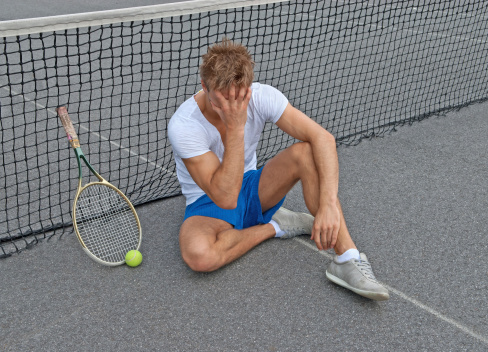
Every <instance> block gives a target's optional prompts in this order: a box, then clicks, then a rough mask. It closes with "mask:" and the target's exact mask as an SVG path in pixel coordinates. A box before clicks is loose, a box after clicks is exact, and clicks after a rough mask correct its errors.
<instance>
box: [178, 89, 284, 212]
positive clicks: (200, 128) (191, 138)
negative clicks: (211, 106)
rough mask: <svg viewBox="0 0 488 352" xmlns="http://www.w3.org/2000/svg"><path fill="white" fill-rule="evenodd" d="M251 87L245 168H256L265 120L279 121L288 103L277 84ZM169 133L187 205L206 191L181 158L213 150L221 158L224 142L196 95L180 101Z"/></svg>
mask: <svg viewBox="0 0 488 352" xmlns="http://www.w3.org/2000/svg"><path fill="white" fill-rule="evenodd" d="M251 89H252V95H251V100H250V101H249V105H248V107H247V122H246V126H245V130H244V172H246V171H249V170H256V148H257V146H258V142H259V138H260V137H261V133H262V131H263V129H264V125H265V123H266V122H272V123H276V122H277V121H278V120H279V118H280V117H281V115H282V114H283V112H284V111H285V108H286V106H287V104H288V100H287V99H286V97H285V96H284V95H283V94H282V93H281V92H280V91H279V90H277V89H276V88H273V87H271V86H268V85H265V84H259V83H253V84H252V86H251ZM168 137H169V140H170V142H171V146H172V147H173V154H174V157H175V161H176V174H177V176H178V181H179V182H180V185H181V190H182V192H183V194H184V195H185V197H186V205H189V204H191V203H193V202H194V201H196V200H197V199H198V198H200V197H201V196H202V195H204V194H205V192H204V191H203V190H202V189H201V188H200V187H199V186H198V185H197V184H196V183H195V181H193V178H192V177H191V175H190V173H189V172H188V170H187V169H186V167H185V164H184V163H183V161H182V160H181V159H187V158H193V157H196V156H199V155H202V154H205V153H207V152H209V151H212V152H214V153H215V155H217V157H218V158H219V160H220V161H221V162H222V158H223V155H224V144H223V143H222V139H221V136H220V133H219V131H218V130H217V128H216V127H215V126H214V125H212V124H211V123H210V122H208V120H207V119H206V118H205V116H203V114H202V112H201V111H200V108H199V107H198V104H197V102H196V101H195V98H194V96H192V97H191V98H190V99H188V100H186V101H185V102H184V103H183V104H181V106H180V107H179V108H178V110H176V112H175V113H174V115H173V116H172V117H171V120H170V121H169V126H168Z"/></svg>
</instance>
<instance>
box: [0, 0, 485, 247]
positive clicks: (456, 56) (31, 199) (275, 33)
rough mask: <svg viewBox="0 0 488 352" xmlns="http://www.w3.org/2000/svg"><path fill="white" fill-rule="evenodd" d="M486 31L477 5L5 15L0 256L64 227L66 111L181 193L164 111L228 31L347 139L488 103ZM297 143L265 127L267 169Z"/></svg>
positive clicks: (305, 0)
mask: <svg viewBox="0 0 488 352" xmlns="http://www.w3.org/2000/svg"><path fill="white" fill-rule="evenodd" d="M237 4H238V5H237ZM236 6H239V7H236ZM487 34H488V10H487V7H486V6H485V5H484V3H483V2H482V1H475V2H469V1H466V2H462V3H460V2H458V1H445V0H435V1H434V0H433V1H429V2H413V1H404V0H401V1H389V2H388V3H387V4H381V3H379V2H374V1H371V2H366V1H317V0H313V1H312V0H302V1H269V0H268V1H257V0H254V1H247V0H244V1H241V2H239V3H236V2H234V1H216V0H206V1H201V0H197V1H189V2H183V3H177V4H168V5H157V6H147V7H140V8H133V9H124V10H114V11H106V12H97V13H87V14H79V15H69V16H55V17H49V18H40V19H29V20H19V21H5V22H0V143H1V148H2V154H1V158H2V167H1V169H0V257H6V256H9V255H10V254H12V253H14V252H18V251H21V250H23V249H24V248H26V247H29V246H31V245H32V244H35V243H37V242H38V241H40V240H42V239H46V238H50V237H51V236H53V235H54V234H59V233H64V232H65V231H66V229H69V228H70V225H71V215H70V208H71V206H70V204H71V199H72V196H73V192H74V189H75V188H76V183H77V171H76V161H75V159H74V158H73V157H72V154H71V153H72V152H71V151H70V149H69V146H68V143H67V142H66V138H65V136H64V134H63V133H64V132H63V129H62V128H61V126H60V124H59V121H58V118H57V117H56V113H55V108H56V107H57V106H59V105H66V106H67V107H68V111H69V112H70V115H71V116H72V118H73V120H74V123H75V126H76V127H75V128H76V129H77V131H78V134H79V137H80V142H81V144H82V147H83V149H84V152H85V154H86V155H87V157H88V159H89V160H90V163H91V164H92V165H94V167H95V168H96V169H97V170H99V172H100V174H101V175H103V176H104V177H106V178H107V179H108V180H109V181H110V182H111V183H113V184H115V185H116V186H117V187H119V188H120V189H121V190H122V191H123V192H124V193H125V194H127V196H128V197H129V198H130V199H131V201H132V202H133V203H134V204H142V203H146V202H149V201H152V200H156V199H161V198H164V197H170V196H174V195H178V194H180V188H179V184H178V181H177V178H176V174H175V164H174V161H173V160H172V155H171V146H170V145H169V143H168V140H167V138H166V129H167V124H168V120H169V118H170V117H171V115H172V114H173V112H174V111H175V110H176V109H177V107H178V106H179V104H181V103H182V102H183V101H184V100H185V99H187V98H189V97H190V96H191V95H192V94H194V93H195V92H196V91H198V90H199V89H200V87H199V76H198V65H199V59H200V56H201V55H202V54H203V53H204V52H206V48H207V47H208V46H209V45H211V44H213V43H214V42H217V41H220V40H221V39H222V37H224V36H227V37H228V38H230V39H232V40H235V41H237V42H241V43H243V44H244V45H246V46H247V47H248V48H249V50H250V52H251V53H252V55H253V58H254V60H255V61H256V80H257V81H260V82H262V83H266V84H270V85H273V86H275V87H276V88H278V89H279V90H281V91H282V92H283V93H284V94H285V95H286V96H287V97H288V99H289V100H290V102H291V103H292V104H293V105H294V106H295V107H297V108H299V109H300V110H302V111H304V112H305V113H306V114H307V115H308V116H310V117H312V118H313V119H314V120H316V121H317V122H318V123H320V124H321V125H322V126H324V127H325V128H326V129H327V130H329V131H330V132H331V133H332V134H334V136H335V137H336V140H337V142H338V144H346V145H351V144H357V143H358V142H359V141H361V140H362V139H363V138H370V137H373V136H379V135H382V134H384V133H386V132H389V131H392V130H394V129H395V128H396V127H397V126H399V125H403V124H409V123H412V122H414V121H419V120H422V119H424V118H426V117H428V116H431V115H435V114H437V115H438V114H443V113H445V112H447V111H450V110H452V109H459V108H461V107H463V106H466V105H468V104H472V103H474V102H480V101H484V100H486V99H487V97H488V86H487V85H486V82H487V81H488V77H487V72H488V61H487V59H486V58H487V57H488V39H487V38H488V36H487ZM292 143H293V140H292V139H291V138H289V137H288V136H286V135H283V134H282V133H280V132H279V131H278V130H277V129H276V128H275V127H274V126H271V125H269V126H266V128H265V131H264V133H263V136H262V139H261V142H260V144H259V148H258V160H259V165H263V164H264V163H265V162H266V161H267V160H269V159H270V158H271V157H273V156H274V155H275V154H276V153H277V152H278V151H280V150H282V149H283V148H285V147H287V146H289V145H290V144H292ZM84 177H85V178H86V177H88V174H84Z"/></svg>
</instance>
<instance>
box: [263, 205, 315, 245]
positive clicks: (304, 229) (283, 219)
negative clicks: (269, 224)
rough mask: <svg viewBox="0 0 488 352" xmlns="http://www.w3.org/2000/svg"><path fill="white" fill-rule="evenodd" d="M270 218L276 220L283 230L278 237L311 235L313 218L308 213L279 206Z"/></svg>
mask: <svg viewBox="0 0 488 352" xmlns="http://www.w3.org/2000/svg"><path fill="white" fill-rule="evenodd" d="M271 219H273V220H274V221H276V222H277V223H278V225H279V226H280V229H281V230H282V231H284V232H285V234H284V235H283V236H281V237H280V238H282V239H287V238H292V237H295V236H299V235H311V234H312V227H313V221H314V219H315V218H314V217H313V216H312V215H310V214H305V213H295V212H294V211H291V210H288V209H285V208H283V207H281V208H279V209H278V211H277V212H276V213H275V214H274V215H273V217H272V218H271Z"/></svg>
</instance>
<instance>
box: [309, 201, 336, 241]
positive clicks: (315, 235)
mask: <svg viewBox="0 0 488 352" xmlns="http://www.w3.org/2000/svg"><path fill="white" fill-rule="evenodd" d="M340 221H341V217H340V211H339V208H338V207H337V205H336V204H334V203H330V204H328V205H327V206H322V207H320V208H319V210H318V211H317V214H316V215H315V221H314V224H313V229H312V237H311V240H313V241H315V245H316V246H317V248H318V249H319V250H327V249H330V248H334V246H335V244H336V241H337V235H338V234H339V228H340V224H341V222H340Z"/></svg>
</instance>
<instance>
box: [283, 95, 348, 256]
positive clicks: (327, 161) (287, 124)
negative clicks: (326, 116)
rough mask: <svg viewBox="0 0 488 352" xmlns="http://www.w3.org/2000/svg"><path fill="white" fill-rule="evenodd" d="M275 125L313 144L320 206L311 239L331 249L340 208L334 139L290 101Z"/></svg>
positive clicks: (336, 233)
mask: <svg viewBox="0 0 488 352" xmlns="http://www.w3.org/2000/svg"><path fill="white" fill-rule="evenodd" d="M276 124H277V126H278V127H279V128H280V129H281V130H283V131H284V132H286V133H288V134H289V135H290V136H292V137H294V138H296V139H299V140H301V141H303V142H309V143H310V144H311V146H312V152H313V158H314V161H315V166H316V168H317V171H318V174H319V188H320V189H319V192H320V195H319V199H320V200H319V209H318V211H317V214H315V223H314V229H313V231H312V239H313V240H314V241H315V243H316V245H317V248H319V249H328V248H333V247H334V245H335V243H336V240H337V235H338V232H339V227H340V211H339V209H338V207H337V194H338V189H339V162H338V157H337V150H336V143H335V138H334V136H332V134H330V133H329V132H328V131H326V130H325V129H324V128H323V127H322V126H320V125H319V124H317V123H316V122H315V121H313V120H312V119H310V118H309V117H308V116H306V115H305V114H304V113H302V112H301V111H300V110H298V109H296V108H294V107H293V106H291V105H290V104H288V106H287V107H286V109H285V111H284V112H283V114H282V116H281V118H280V119H279V120H278V122H277V123H276Z"/></svg>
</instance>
